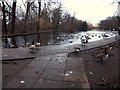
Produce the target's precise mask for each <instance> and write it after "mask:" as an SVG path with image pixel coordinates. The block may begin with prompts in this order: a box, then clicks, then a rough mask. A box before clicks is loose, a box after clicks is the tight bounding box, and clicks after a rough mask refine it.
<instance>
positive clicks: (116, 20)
mask: <svg viewBox="0 0 120 90" xmlns="http://www.w3.org/2000/svg"><path fill="white" fill-rule="evenodd" d="M118 27H120V17H119V16H113V17H108V18H106V19H105V20H102V21H100V23H99V28H100V29H105V30H118Z"/></svg>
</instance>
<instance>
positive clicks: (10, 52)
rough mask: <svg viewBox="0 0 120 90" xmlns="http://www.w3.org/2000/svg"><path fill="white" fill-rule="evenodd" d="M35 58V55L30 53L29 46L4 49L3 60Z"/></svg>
mask: <svg viewBox="0 0 120 90" xmlns="http://www.w3.org/2000/svg"><path fill="white" fill-rule="evenodd" d="M33 58H35V55H34V54H31V53H30V50H29V48H10V49H3V50H2V60H6V61H7V60H20V59H22V60H25V59H33Z"/></svg>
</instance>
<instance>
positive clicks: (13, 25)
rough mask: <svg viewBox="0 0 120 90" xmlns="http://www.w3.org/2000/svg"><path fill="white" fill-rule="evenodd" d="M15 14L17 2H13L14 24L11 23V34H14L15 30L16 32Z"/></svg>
mask: <svg viewBox="0 0 120 90" xmlns="http://www.w3.org/2000/svg"><path fill="white" fill-rule="evenodd" d="M15 12H16V2H13V5H12V22H11V29H12V31H11V33H12V34H13V33H14V30H15V17H16V16H15Z"/></svg>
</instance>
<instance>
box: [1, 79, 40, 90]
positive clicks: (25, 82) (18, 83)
mask: <svg viewBox="0 0 120 90" xmlns="http://www.w3.org/2000/svg"><path fill="white" fill-rule="evenodd" d="M37 80H38V79H37V78H23V77H15V78H14V79H12V80H11V81H10V82H9V83H8V84H7V85H6V86H5V87H3V88H33V85H34V84H35V82H36V81H37Z"/></svg>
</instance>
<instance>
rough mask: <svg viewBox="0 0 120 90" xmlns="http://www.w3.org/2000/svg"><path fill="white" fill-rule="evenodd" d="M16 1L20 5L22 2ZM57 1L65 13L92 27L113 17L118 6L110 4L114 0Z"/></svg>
mask: <svg viewBox="0 0 120 90" xmlns="http://www.w3.org/2000/svg"><path fill="white" fill-rule="evenodd" d="M17 1H18V2H20V3H21V1H22V0H17ZM23 1H25V0H23ZM42 1H44V0H42ZM45 1H47V0H45ZM57 1H61V2H62V4H63V8H64V9H65V10H66V11H68V12H69V13H70V14H71V15H74V13H75V17H76V18H77V19H80V20H83V21H87V22H90V23H92V24H93V25H96V24H97V23H99V21H101V20H105V19H106V18H107V17H109V16H114V14H115V12H116V11H117V6H118V5H117V2H116V3H114V4H111V3H112V2H113V1H115V0H57ZM116 1H117V0H116Z"/></svg>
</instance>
